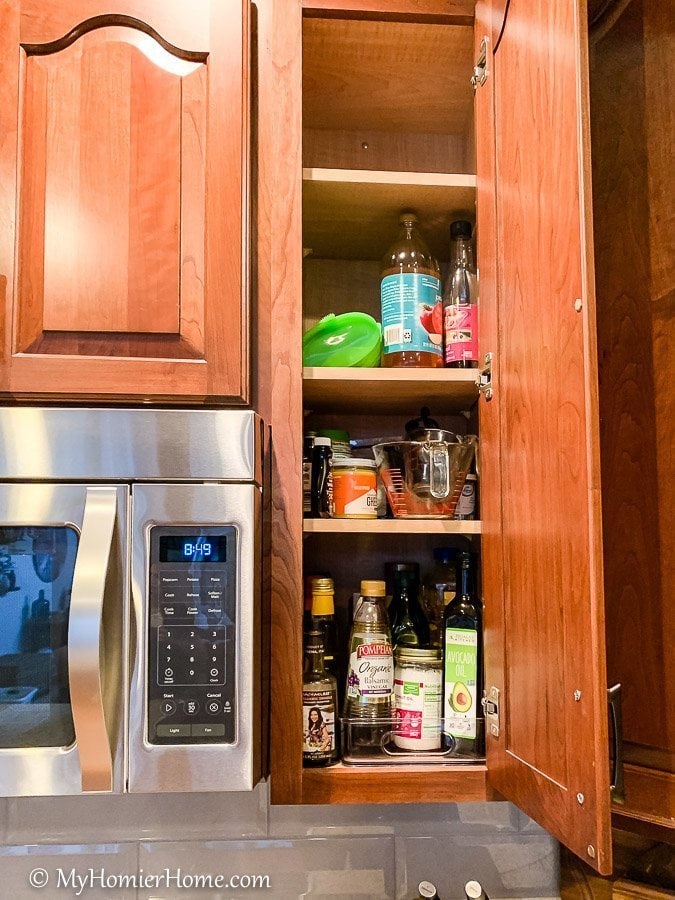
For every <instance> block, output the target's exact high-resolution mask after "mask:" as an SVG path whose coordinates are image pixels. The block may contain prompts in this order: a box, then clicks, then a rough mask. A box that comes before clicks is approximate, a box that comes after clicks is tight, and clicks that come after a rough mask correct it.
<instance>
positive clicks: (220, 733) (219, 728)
mask: <svg viewBox="0 0 675 900" xmlns="http://www.w3.org/2000/svg"><path fill="white" fill-rule="evenodd" d="M224 736H225V726H224V725H217V724H214V725H193V726H192V737H224Z"/></svg>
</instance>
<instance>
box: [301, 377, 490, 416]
mask: <svg viewBox="0 0 675 900" xmlns="http://www.w3.org/2000/svg"><path fill="white" fill-rule="evenodd" d="M477 378H478V370H477V369H340V368H328V367H312V368H305V369H303V383H304V405H305V408H306V409H311V410H313V411H314V412H337V413H347V412H350V413H354V412H364V413H401V414H402V415H411V416H412V415H417V414H418V413H419V410H420V407H422V406H429V407H431V408H432V409H433V410H434V412H436V411H438V412H439V413H446V414H448V413H457V412H461V411H462V410H466V409H469V407H470V406H471V405H472V404H473V403H474V402H475V401H476V400H477V399H478V388H477V387H476V379H477Z"/></svg>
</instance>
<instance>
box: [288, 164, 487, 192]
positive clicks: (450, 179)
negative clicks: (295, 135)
mask: <svg viewBox="0 0 675 900" xmlns="http://www.w3.org/2000/svg"><path fill="white" fill-rule="evenodd" d="M302 180H303V181H311V182H314V183H320V182H334V183H339V184H397V185H415V186H416V187H438V188H475V187H476V176H475V175H467V174H464V173H457V174H447V175H446V174H445V173H441V172H393V171H385V170H379V171H378V170H374V169H324V168H319V167H311V168H303V170H302Z"/></svg>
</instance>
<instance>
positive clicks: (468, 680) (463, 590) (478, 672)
mask: <svg viewBox="0 0 675 900" xmlns="http://www.w3.org/2000/svg"><path fill="white" fill-rule="evenodd" d="M457 575H458V577H457V587H458V590H457V595H456V596H455V599H454V600H453V601H452V602H451V603H449V604H448V606H447V607H446V610H445V618H444V621H443V648H444V659H443V716H444V725H443V733H444V735H445V738H446V743H447V744H448V745H449V746H452V747H454V748H455V749H456V750H457V752H459V753H473V752H476V753H478V752H480V751H481V749H482V747H481V738H482V732H481V729H480V727H479V726H480V724H481V723H479V719H480V718H481V717H482V710H481V702H480V701H481V696H482V688H483V677H482V670H483V640H482V638H483V635H482V616H481V609H480V602H479V601H478V600H477V599H476V597H475V595H474V593H473V578H472V570H471V554H470V553H467V552H462V553H460V555H459V560H458V572H457Z"/></svg>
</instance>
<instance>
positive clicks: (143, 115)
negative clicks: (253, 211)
mask: <svg viewBox="0 0 675 900" xmlns="http://www.w3.org/2000/svg"><path fill="white" fill-rule="evenodd" d="M0 20H1V22H2V27H1V28H0V58H1V59H2V63H1V64H0V86H1V88H2V90H1V95H2V102H1V104H0V119H1V125H0V133H2V142H1V144H0V192H1V193H0V300H2V303H3V308H4V315H3V317H2V318H3V321H2V336H1V341H0V348H1V349H0V353H1V354H2V357H1V359H0V394H1V395H2V396H4V397H5V398H12V397H13V398H18V399H28V398H42V399H78V400H82V399H94V400H106V401H110V400H112V401H115V400H143V401H147V400H150V401H152V400H157V401H160V400H161V401H166V402H203V401H207V402H218V403H223V402H230V403H245V402H247V400H248V393H249V377H248V364H249V363H248V258H249V256H250V252H249V251H250V248H249V244H248V217H249V212H248V195H249V177H248V166H249V163H248V160H249V4H248V0H225V2H223V0H198V2H195V3H191V4H185V3H181V2H180V0H116V2H112V3H107V2H106V0H72V2H68V3H63V2H59V0H3V2H2V4H0Z"/></svg>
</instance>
